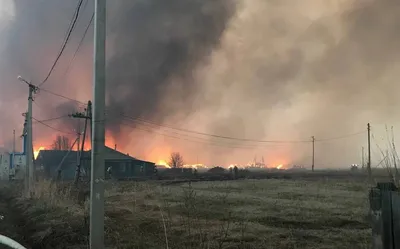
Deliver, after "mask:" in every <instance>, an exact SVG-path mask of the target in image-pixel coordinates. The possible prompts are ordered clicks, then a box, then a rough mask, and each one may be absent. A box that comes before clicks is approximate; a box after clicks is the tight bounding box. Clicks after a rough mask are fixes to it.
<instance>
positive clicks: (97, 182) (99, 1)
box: [90, 0, 106, 249]
mask: <svg viewBox="0 0 400 249" xmlns="http://www.w3.org/2000/svg"><path fill="white" fill-rule="evenodd" d="M94 13H95V18H94V70H93V72H94V75H93V80H94V82H93V97H94V98H93V118H92V124H93V131H92V134H93V136H92V160H91V181H90V249H104V177H105V175H104V143H105V127H104V124H105V120H104V118H105V113H104V112H105V98H106V91H105V90H106V89H105V83H106V82H105V81H106V74H105V70H106V66H105V65H106V63H105V61H106V0H95V11H94Z"/></svg>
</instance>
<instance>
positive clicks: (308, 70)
mask: <svg viewBox="0 0 400 249" xmlns="http://www.w3.org/2000/svg"><path fill="white" fill-rule="evenodd" d="M13 2H14V1H11V0H2V1H1V4H0V53H1V54H0V75H1V80H0V86H2V89H3V90H2V91H1V92H0V114H1V115H2V117H3V118H2V120H3V121H2V122H3V123H2V124H1V130H0V142H2V143H3V144H4V145H5V146H7V145H8V146H9V144H10V143H9V141H10V137H11V135H12V129H14V128H16V129H19V130H20V129H21V126H22V123H23V118H22V116H21V113H22V112H24V110H25V108H26V102H27V89H26V87H25V86H24V85H22V84H20V83H19V82H18V81H17V80H16V77H17V75H19V74H21V75H23V76H24V77H26V78H29V79H31V80H32V81H33V82H40V81H41V80H43V78H44V77H45V75H46V73H47V71H48V70H49V68H50V66H51V63H52V62H53V61H54V59H55V56H56V54H57V52H58V50H59V48H60V45H61V42H62V40H63V38H64V36H65V31H66V29H67V27H68V25H69V21H70V20H71V17H72V14H73V11H74V8H75V6H76V2H77V1H72V0H71V1H65V0H64V1H62V0H54V1H52V0H16V1H15V3H16V4H15V5H14V4H13ZM85 2H86V1H85ZM109 5H110V6H109V11H108V41H107V49H108V50H107V58H108V64H107V75H108V81H107V84H108V88H107V89H108V98H107V101H108V104H109V106H110V108H111V109H112V110H114V111H113V112H112V113H114V115H110V116H109V121H108V124H109V126H108V127H109V130H110V134H113V136H114V139H115V140H116V141H117V142H116V143H118V148H120V149H121V150H123V151H124V152H129V153H130V154H132V155H135V156H137V157H140V158H143V159H147V160H154V161H157V160H161V159H166V158H167V157H168V154H169V153H170V152H171V151H179V152H181V153H182V154H183V156H184V159H185V161H186V162H188V163H196V162H202V163H207V164H210V163H214V164H223V165H229V164H232V163H247V162H249V161H252V160H253V159H254V157H255V156H256V157H257V158H258V159H260V158H261V157H262V156H263V157H264V159H265V161H266V162H267V163H268V164H269V165H271V166H275V165H278V164H281V163H288V164H293V163H298V164H304V165H307V166H309V165H310V163H311V143H310V142H306V143H298V142H296V141H304V140H311V136H315V137H316V139H327V138H335V137H342V136H346V135H348V134H354V133H358V132H362V131H364V130H366V126H367V123H368V122H371V125H372V127H373V133H374V134H375V136H374V137H375V138H376V140H377V141H378V142H379V143H381V144H382V147H385V141H386V138H385V136H386V135H385V124H387V125H388V126H389V127H390V126H391V125H394V126H395V128H394V131H395V132H396V127H397V126H396V125H398V123H399V118H398V117H397V115H396V114H397V109H398V107H399V105H400V100H399V99H398V98H397V96H396V94H397V92H398V90H399V89H398V87H397V85H398V84H396V83H397V82H396V81H397V79H398V78H399V77H398V76H399V75H398V72H399V70H398V68H397V67H398V65H399V61H400V57H399V55H400V54H399V53H400V52H398V51H399V50H398V48H397V46H398V44H399V42H400V35H399V33H398V30H397V29H396V27H397V25H398V23H399V22H400V17H398V13H399V11H400V6H399V5H398V4H397V3H396V1H395V0H375V1H373V0H368V1H367V0H366V1H361V0H360V1H344V0H329V1H327V0H325V1H321V0H301V1H300V0H299V1H297V0H280V1H273V0H237V1H234V0H219V1H203V2H199V1H196V0H170V2H168V4H166V2H165V0H163V1H161V0H152V1H147V2H146V3H144V2H142V1H131V0H124V1H122V0H121V1H118V2H117V3H115V2H113V3H110V4H109ZM182 6H184V7H182ZM92 8H93V4H92V1H91V0H89V1H88V4H85V8H84V10H83V13H82V16H81V17H80V19H79V20H78V23H77V29H76V31H74V33H73V34H72V39H71V41H70V43H69V44H68V47H67V49H66V51H65V54H64V56H63V57H62V59H61V60H60V64H59V65H58V66H57V68H56V71H55V74H54V75H53V76H52V77H51V79H50V80H49V82H48V83H46V84H45V85H44V87H45V88H46V89H48V90H52V91H54V92H57V93H61V94H64V95H66V96H68V97H72V98H75V99H79V100H82V101H84V102H86V101H87V100H88V99H89V98H90V96H91V84H92V83H91V79H92V77H91V74H92V65H91V58H92V57H91V56H92V47H91V38H92V36H93V33H92V30H91V29H90V31H89V32H88V37H87V39H86V40H85V43H84V44H83V46H82V48H81V50H80V52H79V53H78V55H77V57H76V58H75V60H74V63H73V64H72V67H71V68H70V70H69V73H67V74H66V73H65V70H66V68H67V67H68V65H69V63H70V61H71V58H72V55H73V53H74V51H75V49H76V47H77V44H78V42H79V40H80V38H81V37H82V34H83V31H84V29H85V26H86V25H87V23H88V21H89V19H90V16H91V9H92ZM6 89H7V90H6ZM35 102H36V104H35V105H34V116H35V117H37V118H38V119H47V118H51V117H56V116H60V115H63V114H67V113H68V112H70V111H73V110H74V105H72V104H71V103H69V102H65V100H64V99H60V98H59V97H55V96H51V95H49V94H47V93H45V92H41V93H39V94H38V95H37V96H36V101H35ZM115 110H122V111H124V112H125V113H128V114H129V115H130V116H135V117H136V116H140V117H142V118H144V119H146V120H153V121H155V122H156V123H164V124H166V125H167V126H173V127H177V128H180V129H183V130H193V131H198V132H201V133H209V134H216V135H221V136H229V137H236V138H247V139H254V140H281V141H293V143H271V144H270V143H256V142H252V143H250V142H243V141H235V140H227V139H222V138H216V137H207V136H201V135H199V134H194V133H185V132H182V131H176V130H175V131H173V130H165V129H161V130H157V131H156V132H158V133H149V132H147V131H146V130H152V131H154V130H156V128H155V127H154V126H152V127H149V126H148V125H146V126H144V125H143V124H138V123H136V124H134V123H132V121H129V120H127V119H124V118H122V117H121V116H118V115H117V114H115V113H117V111H115ZM112 113H111V114H112ZM48 124H49V125H52V126H54V127H57V128H59V129H63V130H71V129H72V126H71V124H72V122H71V121H67V120H63V121H61V122H50V123H48ZM126 124H129V126H127V125H126ZM34 131H35V134H34V141H35V146H39V145H46V146H47V145H49V144H50V143H51V140H52V138H53V137H54V136H55V135H56V132H54V131H53V130H51V129H49V128H46V127H43V126H41V125H40V124H35V125H34ZM159 133H161V134H167V135H168V136H162V135H160V134H159ZM177 133H179V134H185V136H182V135H179V134H177ZM171 136H172V137H177V136H178V137H181V139H176V138H172V137H171ZM375 144H376V142H375V140H374V139H373V157H374V158H375V161H379V159H378V158H379V151H378V149H377V148H376V146H375ZM362 146H366V133H364V134H360V135H355V136H350V137H347V138H343V139H337V140H329V141H320V142H317V143H316V167H325V168H326V167H347V166H348V165H350V164H351V163H359V162H360V160H361V159H360V158H361V147H362ZM238 147H240V148H238Z"/></svg>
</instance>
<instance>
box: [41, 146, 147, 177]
mask: <svg viewBox="0 0 400 249" xmlns="http://www.w3.org/2000/svg"><path fill="white" fill-rule="evenodd" d="M64 157H65V158H64ZM77 158H78V155H77V152H76V151H70V152H69V153H68V151H59V150H41V151H40V152H39V155H38V157H37V159H36V161H35V166H36V167H37V168H38V171H39V172H41V174H42V176H43V177H44V178H53V179H54V178H57V175H58V168H60V169H61V179H62V180H72V179H74V177H75V171H76V165H77ZM90 158H91V151H84V152H83V155H82V163H81V175H82V176H83V177H85V178H89V177H90V164H91V160H90ZM63 159H64V160H63ZM104 159H105V169H104V170H105V176H106V177H108V176H109V174H108V173H107V169H109V168H110V169H111V174H112V177H113V178H115V179H129V178H140V177H149V176H152V175H153V174H154V168H155V164H154V163H152V162H147V161H143V160H139V159H136V158H134V157H131V156H129V155H126V154H124V153H121V152H119V151H117V150H114V149H111V148H109V147H105V152H104Z"/></svg>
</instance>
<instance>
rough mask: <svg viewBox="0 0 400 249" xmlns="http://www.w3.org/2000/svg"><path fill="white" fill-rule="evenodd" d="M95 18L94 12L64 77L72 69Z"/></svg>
mask: <svg viewBox="0 0 400 249" xmlns="http://www.w3.org/2000/svg"><path fill="white" fill-rule="evenodd" d="M93 18H94V13H93V14H92V17H91V18H90V21H89V24H88V25H87V26H86V29H85V32H84V33H83V36H82V38H81V40H80V41H79V44H78V47H77V48H76V50H75V53H74V55H73V56H72V59H71V61H70V62H69V64H68V67H67V69H66V70H65V73H64V77H65V76H67V74H68V73H69V72H70V69H71V66H72V64H73V63H74V60H75V57H76V55H77V53H78V51H79V49H80V48H81V46H82V44H83V41H84V40H85V37H86V35H87V32H88V31H89V28H90V25H92V22H93Z"/></svg>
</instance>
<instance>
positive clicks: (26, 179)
mask: <svg viewBox="0 0 400 249" xmlns="http://www.w3.org/2000/svg"><path fill="white" fill-rule="evenodd" d="M23 116H24V117H25V121H24V130H23V132H22V139H23V141H24V142H23V151H24V154H25V169H24V187H25V196H26V197H28V193H29V171H28V164H27V162H28V159H27V157H26V150H27V149H28V145H27V140H26V136H27V133H28V131H27V126H28V125H27V124H28V120H27V117H28V115H27V113H26V112H25V113H24V114H23Z"/></svg>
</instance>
